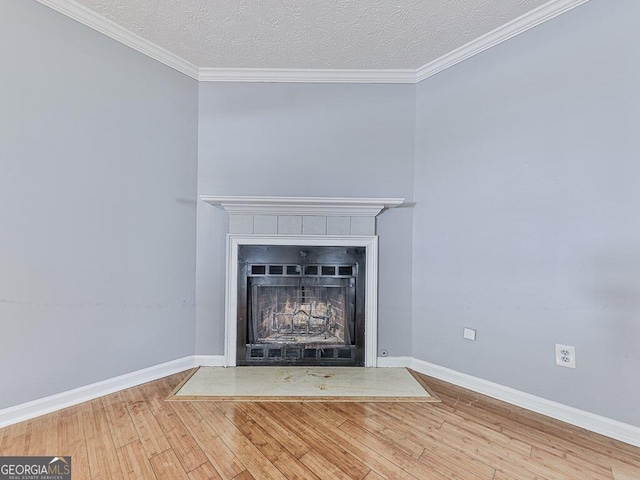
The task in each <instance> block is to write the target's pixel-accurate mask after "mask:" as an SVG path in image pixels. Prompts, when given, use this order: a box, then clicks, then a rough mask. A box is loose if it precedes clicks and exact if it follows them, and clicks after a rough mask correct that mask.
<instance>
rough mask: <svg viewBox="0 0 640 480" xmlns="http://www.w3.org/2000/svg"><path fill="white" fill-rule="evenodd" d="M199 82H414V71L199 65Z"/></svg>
mask: <svg viewBox="0 0 640 480" xmlns="http://www.w3.org/2000/svg"><path fill="white" fill-rule="evenodd" d="M198 80H200V81H201V82H281V83H282V82H289V83H293V82H296V83H416V71H415V70H411V69H409V70H347V69H344V70H333V69H296V68H201V69H200V75H199V77H198Z"/></svg>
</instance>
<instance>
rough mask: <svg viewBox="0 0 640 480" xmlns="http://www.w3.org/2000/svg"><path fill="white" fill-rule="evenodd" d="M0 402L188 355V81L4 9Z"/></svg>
mask: <svg viewBox="0 0 640 480" xmlns="http://www.w3.org/2000/svg"><path fill="white" fill-rule="evenodd" d="M0 58H2V75H0V219H1V223H0V228H1V229H2V230H1V234H0V385H2V387H1V388H0V408H3V407H7V406H10V405H14V404H18V403H21V402H25V401H28V400H33V399H36V398H39V397H42V396H46V395H49V394H54V393H57V392H61V391H64V390H68V389H71V388H74V387H78V386H82V385H86V384H89V383H92V382H96V381H99V380H103V379H105V378H109V377H113V376H116V375H119V374H123V373H128V372H131V371H134V370H137V369H140V368H144V367H148V366H150V365H156V364H159V363H162V362H165V361H169V360H173V359H176V358H179V357H183V356H185V355H191V354H193V351H194V339H195V331H194V329H195V307H194V301H195V300H194V296H195V285H194V282H195V280H194V277H195V213H196V203H195V194H196V168H197V94H198V92H197V83H196V82H195V81H194V80H192V79H189V78H187V77H185V76H184V75H182V74H180V73H177V72H175V71H174V70H172V69H170V68H168V67H165V66H163V65H161V64H159V63H158V62H156V61H154V60H151V59H149V58H147V57H146V56H144V55H142V54H139V53H137V52H135V51H133V50H131V49H129V48H127V47H125V46H123V45H121V44H119V43H117V42H115V41H113V40H111V39H109V38H107V37H105V36H104V35H101V34H99V33H97V32H95V31H93V30H90V29H89V28H86V27H84V26H82V25H80V24H79V23H77V22H75V21H73V20H70V19H68V18H66V17H63V16H62V15H60V14H58V13H55V12H54V11H53V10H51V9H49V8H47V7H44V6H42V5H40V4H38V3H36V2H34V1H29V2H27V1H24V0H3V1H2V2H0Z"/></svg>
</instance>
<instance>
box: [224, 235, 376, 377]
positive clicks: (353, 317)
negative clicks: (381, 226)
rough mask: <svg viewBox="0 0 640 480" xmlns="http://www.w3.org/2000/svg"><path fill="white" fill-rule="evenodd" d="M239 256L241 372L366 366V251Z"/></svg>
mask: <svg viewBox="0 0 640 480" xmlns="http://www.w3.org/2000/svg"><path fill="white" fill-rule="evenodd" d="M238 248H239V249H238V329H237V332H238V337H237V350H236V352H237V358H236V364H237V365H332V366H340V365H344V366H364V335H365V332H364V326H365V320H364V299H365V273H366V272H365V268H366V267H365V248H364V247H327V246H322V247H321V246H318V247H309V246H293V245H240V246H239V247H238Z"/></svg>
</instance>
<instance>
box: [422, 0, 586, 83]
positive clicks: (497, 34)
mask: <svg viewBox="0 0 640 480" xmlns="http://www.w3.org/2000/svg"><path fill="white" fill-rule="evenodd" d="M588 1H589V0H551V1H550V2H547V3H545V4H544V5H540V6H539V7H538V8H534V9H533V10H531V11H530V12H527V13H525V14H524V15H521V16H519V17H518V18H515V19H514V20H511V21H510V22H508V23H505V24H504V25H502V26H500V27H498V28H496V29H495V30H492V31H490V32H488V33H486V34H484V35H482V36H481V37H478V38H476V39H475V40H472V41H470V42H469V43H467V44H465V45H463V46H461V47H459V48H456V49H455V50H452V51H451V52H450V53H447V54H446V55H443V56H442V57H440V58H437V59H435V60H434V61H432V62H429V63H427V64H426V65H424V66H422V67H420V68H418V69H417V70H416V78H415V83H419V82H421V81H422V80H425V79H427V78H429V77H431V76H433V75H435V74H436V73H439V72H441V71H443V70H446V69H447V68H449V67H452V66H454V65H456V64H457V63H460V62H462V61H464V60H466V59H467V58H470V57H473V56H474V55H477V54H478V53H482V52H484V51H485V50H488V49H490V48H492V47H495V46H496V45H498V44H500V43H502V42H504V41H506V40H509V39H510V38H513V37H515V36H516V35H520V34H521V33H523V32H526V31H527V30H529V29H530V28H533V27H536V26H538V25H540V24H541V23H544V22H546V21H548V20H551V19H552V18H555V17H557V16H558V15H562V14H563V13H565V12H568V11H569V10H572V9H574V8H576V7H578V6H580V5H582V4H583V3H587V2H588Z"/></svg>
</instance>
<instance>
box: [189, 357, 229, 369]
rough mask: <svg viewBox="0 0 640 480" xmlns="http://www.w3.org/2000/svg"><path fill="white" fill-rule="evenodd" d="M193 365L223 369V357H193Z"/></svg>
mask: <svg viewBox="0 0 640 480" xmlns="http://www.w3.org/2000/svg"><path fill="white" fill-rule="evenodd" d="M193 364H194V366H196V367H224V366H225V364H224V355H194V357H193Z"/></svg>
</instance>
